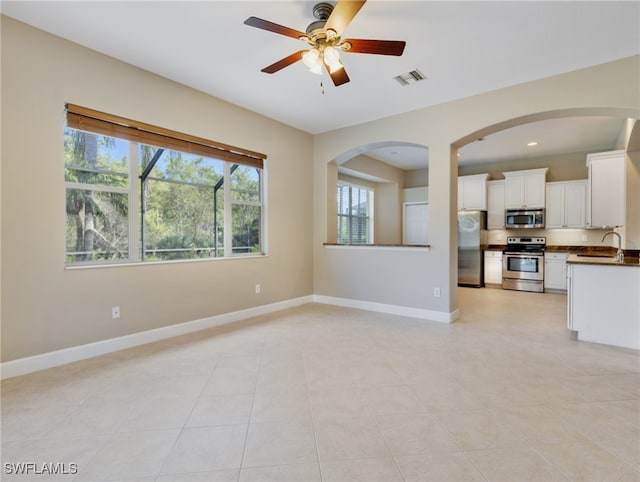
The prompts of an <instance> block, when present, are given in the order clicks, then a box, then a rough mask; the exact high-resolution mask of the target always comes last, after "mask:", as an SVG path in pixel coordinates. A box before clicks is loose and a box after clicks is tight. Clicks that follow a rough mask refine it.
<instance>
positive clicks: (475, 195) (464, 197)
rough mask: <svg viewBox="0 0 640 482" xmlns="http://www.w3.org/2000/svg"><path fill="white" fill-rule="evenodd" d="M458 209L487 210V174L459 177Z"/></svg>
mask: <svg viewBox="0 0 640 482" xmlns="http://www.w3.org/2000/svg"><path fill="white" fill-rule="evenodd" d="M458 210H467V211H486V210H487V176H486V175H480V174H479V175H474V176H463V177H459V178H458Z"/></svg>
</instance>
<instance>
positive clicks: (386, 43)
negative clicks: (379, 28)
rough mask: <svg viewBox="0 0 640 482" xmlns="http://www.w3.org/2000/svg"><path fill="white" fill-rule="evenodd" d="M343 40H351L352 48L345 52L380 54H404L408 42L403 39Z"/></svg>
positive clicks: (347, 40) (346, 40) (349, 40)
mask: <svg viewBox="0 0 640 482" xmlns="http://www.w3.org/2000/svg"><path fill="white" fill-rule="evenodd" d="M343 42H349V44H350V45H351V47H350V48H348V49H347V50H345V52H352V53H354V54H378V55H396V56H400V55H402V52H404V46H405V45H406V42H404V41H402V40H363V39H356V38H354V39H352V38H349V39H345V40H344V41H343Z"/></svg>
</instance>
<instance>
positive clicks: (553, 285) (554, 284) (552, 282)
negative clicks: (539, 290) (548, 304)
mask: <svg viewBox="0 0 640 482" xmlns="http://www.w3.org/2000/svg"><path fill="white" fill-rule="evenodd" d="M565 268H566V264H565V263H564V262H562V261H545V262H544V287H545V288H549V289H556V290H566V289H567V282H566V277H565Z"/></svg>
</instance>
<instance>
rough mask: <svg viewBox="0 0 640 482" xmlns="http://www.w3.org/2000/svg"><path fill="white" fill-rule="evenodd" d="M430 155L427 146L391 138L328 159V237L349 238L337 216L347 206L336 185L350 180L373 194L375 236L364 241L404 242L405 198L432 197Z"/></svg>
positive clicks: (423, 199) (425, 199)
mask: <svg viewBox="0 0 640 482" xmlns="http://www.w3.org/2000/svg"><path fill="white" fill-rule="evenodd" d="M428 156H429V148H428V147H427V146H426V145H422V144H417V143H412V142H403V141H393V140H388V141H380V142H373V143H367V144H363V145H360V146H356V147H354V148H351V149H349V150H347V151H345V152H343V153H341V154H339V155H338V156H336V158H335V159H333V160H332V161H330V162H329V163H328V164H327V239H326V241H327V242H329V243H336V242H339V243H345V242H346V241H345V239H344V233H343V232H342V229H340V228H339V222H338V219H339V218H341V219H342V216H341V215H340V214H339V212H340V213H342V211H344V210H345V209H348V206H347V205H346V204H345V201H344V197H343V196H341V195H340V193H342V190H341V189H342V188H341V189H338V186H339V185H341V186H344V185H350V186H355V187H358V188H360V187H361V188H364V189H365V190H370V192H372V193H373V194H372V197H371V199H372V206H371V214H372V216H371V236H370V237H369V238H368V240H367V241H368V242H367V243H366V244H385V245H401V244H403V243H404V239H405V236H404V232H403V227H404V222H403V216H404V204H405V202H406V201H407V199H409V201H412V202H415V203H418V201H420V202H421V203H427V202H428V192H427V188H426V184H427V182H428V181H427V172H428V169H427V167H428V161H429V159H428ZM336 192H338V196H336ZM407 196H408V198H407ZM354 202H357V201H354ZM352 209H355V208H354V207H352ZM424 243H425V244H426V238H425V241H424Z"/></svg>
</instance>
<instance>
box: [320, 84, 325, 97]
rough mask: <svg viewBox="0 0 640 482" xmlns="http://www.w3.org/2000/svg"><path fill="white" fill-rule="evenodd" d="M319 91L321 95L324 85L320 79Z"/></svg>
mask: <svg viewBox="0 0 640 482" xmlns="http://www.w3.org/2000/svg"><path fill="white" fill-rule="evenodd" d="M320 91H321V92H322V95H324V85H322V81H320Z"/></svg>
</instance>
